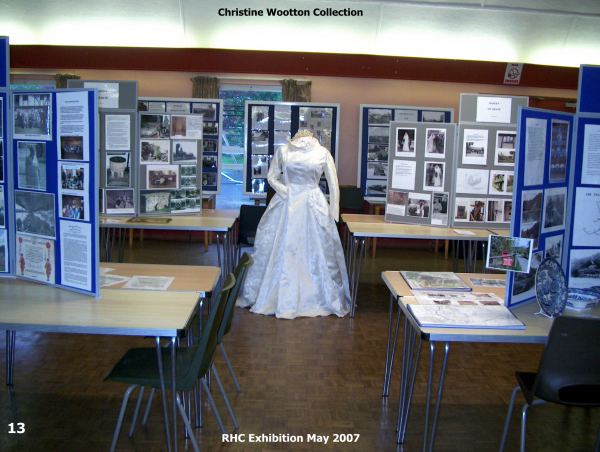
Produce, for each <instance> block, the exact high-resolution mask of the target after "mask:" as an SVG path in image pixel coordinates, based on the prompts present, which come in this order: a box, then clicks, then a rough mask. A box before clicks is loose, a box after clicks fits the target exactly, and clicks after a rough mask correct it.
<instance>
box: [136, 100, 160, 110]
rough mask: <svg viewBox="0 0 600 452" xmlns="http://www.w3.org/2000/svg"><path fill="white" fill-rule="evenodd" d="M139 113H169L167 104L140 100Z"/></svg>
mask: <svg viewBox="0 0 600 452" xmlns="http://www.w3.org/2000/svg"><path fill="white" fill-rule="evenodd" d="M137 109H138V111H147V112H150V113H164V112H165V111H167V108H166V105H165V102H159V101H150V100H138V108H137Z"/></svg>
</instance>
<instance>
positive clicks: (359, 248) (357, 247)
mask: <svg viewBox="0 0 600 452" xmlns="http://www.w3.org/2000/svg"><path fill="white" fill-rule="evenodd" d="M354 241H355V244H354V246H353V248H354V252H353V257H352V261H353V264H352V273H353V277H352V285H351V287H350V299H351V308H350V317H351V318H353V317H354V313H355V311H356V298H357V297H358V280H359V279H360V267H361V264H362V260H363V258H364V254H365V239H364V238H363V237H358V238H355V239H354Z"/></svg>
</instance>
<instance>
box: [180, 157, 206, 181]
mask: <svg viewBox="0 0 600 452" xmlns="http://www.w3.org/2000/svg"><path fill="white" fill-rule="evenodd" d="M204 158H206V157H204ZM196 174H197V170H196V165H181V166H180V167H179V175H180V176H181V177H184V176H196Z"/></svg>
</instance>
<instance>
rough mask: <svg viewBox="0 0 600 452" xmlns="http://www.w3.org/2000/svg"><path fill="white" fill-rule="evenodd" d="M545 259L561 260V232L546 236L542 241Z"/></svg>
mask: <svg viewBox="0 0 600 452" xmlns="http://www.w3.org/2000/svg"><path fill="white" fill-rule="evenodd" d="M544 249H545V253H546V256H545V257H546V259H547V258H552V259H554V260H555V261H557V262H560V261H561V260H562V250H563V234H558V235H550V236H547V237H546V239H545V242H544Z"/></svg>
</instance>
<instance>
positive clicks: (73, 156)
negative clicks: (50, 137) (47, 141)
mask: <svg viewBox="0 0 600 452" xmlns="http://www.w3.org/2000/svg"><path fill="white" fill-rule="evenodd" d="M60 158H61V159H62V160H83V137H82V136H81V135H63V136H61V137H60Z"/></svg>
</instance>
